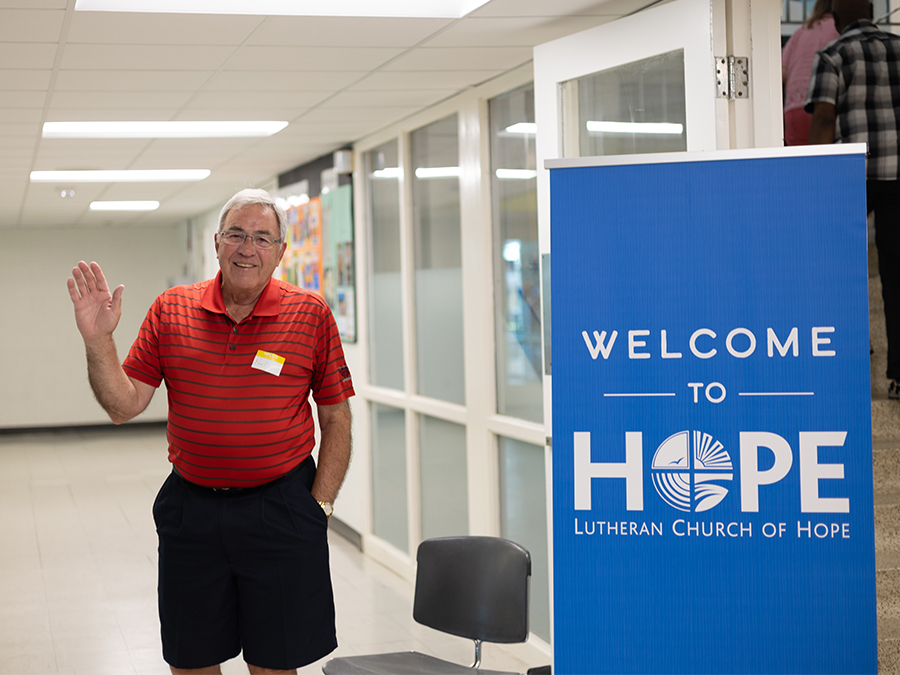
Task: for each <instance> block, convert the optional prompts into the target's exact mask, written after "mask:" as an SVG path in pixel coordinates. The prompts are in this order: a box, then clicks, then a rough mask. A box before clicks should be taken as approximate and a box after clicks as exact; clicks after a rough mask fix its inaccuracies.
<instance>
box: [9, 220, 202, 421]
mask: <svg viewBox="0 0 900 675" xmlns="http://www.w3.org/2000/svg"><path fill="white" fill-rule="evenodd" d="M186 236H187V228H186V226H185V225H178V226H173V227H165V228H152V229H144V228H141V229H138V228H92V229H39V230H38V229H35V230H27V231H26V230H6V231H4V232H3V237H4V244H5V246H4V250H5V251H6V253H7V255H6V256H5V258H6V260H5V261H4V265H3V267H2V272H0V288H2V289H3V301H2V302H3V319H2V321H0V354H2V355H3V356H2V359H3V360H2V367H0V376H2V383H3V386H2V387H0V428H11V427H45V426H60V425H81V424H97V423H106V422H109V418H108V417H107V416H106V414H105V413H104V412H103V410H102V409H101V408H100V406H99V405H98V404H97V403H96V401H94V398H93V396H92V394H91V391H90V387H89V386H88V383H87V369H86V366H85V359H84V345H83V343H82V341H81V337H80V335H79V334H78V330H77V329H76V328H75V319H74V316H73V313H72V303H71V301H70V300H69V294H68V291H67V290H66V278H67V277H69V276H70V275H71V273H72V267H74V266H75V265H76V264H77V263H78V261H79V260H85V261H88V262H90V261H92V260H96V261H97V262H98V263H100V265H101V266H102V267H103V271H104V273H105V274H106V277H107V279H108V280H109V282H110V285H111V286H113V287H115V286H116V285H118V284H125V294H124V296H123V303H122V319H121V321H120V322H119V327H118V329H117V330H116V334H115V335H116V345H117V347H118V350H119V357H120V358H124V356H125V354H126V353H127V351H128V348H129V347H130V346H131V343H132V341H133V340H134V338H135V336H136V335H137V331H138V328H140V325H141V322H142V321H143V319H144V315H145V314H146V312H147V309H148V308H149V307H150V304H151V303H152V302H153V300H154V299H155V298H156V296H157V295H158V294H159V293H161V292H162V291H164V290H166V289H167V288H168V287H169V282H170V280H176V279H180V278H181V277H182V276H183V275H184V274H185V270H186V264H187V246H186ZM165 411H166V405H165V391H164V389H161V390H160V391H159V392H157V394H156V395H155V396H154V400H153V401H152V402H151V404H150V408H149V409H148V410H147V411H146V412H145V413H144V414H143V415H142V416H141V417H140V418H139V419H141V420H145V421H150V420H162V419H165Z"/></svg>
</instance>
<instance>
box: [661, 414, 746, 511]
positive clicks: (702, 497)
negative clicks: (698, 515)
mask: <svg viewBox="0 0 900 675" xmlns="http://www.w3.org/2000/svg"><path fill="white" fill-rule="evenodd" d="M651 469H652V475H653V486H654V487H655V488H656V491H657V492H658V493H659V496H660V497H662V498H663V499H664V500H665V501H666V503H668V504H669V505H670V506H674V507H675V508H676V509H678V510H679V511H695V512H700V511H709V510H710V509H711V508H713V507H714V506H716V505H717V504H718V503H719V502H721V501H722V500H723V499H725V495H727V494H728V488H727V487H725V486H724V485H722V483H724V482H726V481H731V480H732V479H733V478H734V473H733V471H734V468H733V467H732V464H731V457H730V456H729V454H728V453H727V452H726V451H725V446H723V445H722V444H721V443H720V442H719V441H717V440H716V439H714V438H713V437H712V436H710V435H709V434H706V433H703V432H702V431H679V432H678V433H677V434H673V435H672V436H669V438H667V439H666V440H665V441H663V442H662V444H661V445H660V446H659V448H657V450H656V454H655V455H653V464H652V465H651Z"/></svg>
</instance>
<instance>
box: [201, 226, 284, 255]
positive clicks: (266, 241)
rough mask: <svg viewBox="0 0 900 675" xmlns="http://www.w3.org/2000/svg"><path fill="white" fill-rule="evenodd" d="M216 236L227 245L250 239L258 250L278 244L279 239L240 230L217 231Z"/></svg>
mask: <svg viewBox="0 0 900 675" xmlns="http://www.w3.org/2000/svg"><path fill="white" fill-rule="evenodd" d="M216 236H217V237H218V238H219V241H221V242H224V243H226V244H228V245H229V246H242V245H243V244H244V241H246V240H247V239H250V241H251V242H252V243H253V245H254V246H255V247H256V248H258V249H259V250H260V251H267V250H269V249H270V248H272V247H273V246H274V245H275V244H280V243H281V239H272V237H270V236H269V235H267V234H247V233H246V232H243V231H241V230H229V231H228V232H218V233H217V234H216Z"/></svg>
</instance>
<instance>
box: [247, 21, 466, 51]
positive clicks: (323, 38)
mask: <svg viewBox="0 0 900 675" xmlns="http://www.w3.org/2000/svg"><path fill="white" fill-rule="evenodd" d="M452 22H453V19H385V18H378V17H364V18H360V17H332V16H304V17H297V16H277V17H275V16H273V17H269V18H268V19H267V20H266V22H265V23H264V24H263V25H262V26H260V28H259V30H257V31H256V32H255V33H254V34H253V36H252V37H251V38H250V39H249V40H248V41H247V44H252V45H270V46H276V45H304V46H307V47H412V46H413V45H416V44H418V43H419V42H421V41H422V40H425V39H427V38H428V37H429V36H431V35H433V34H434V33H435V32H437V31H439V30H441V29H442V28H444V27H445V26H448V25H449V24H451V23H452Z"/></svg>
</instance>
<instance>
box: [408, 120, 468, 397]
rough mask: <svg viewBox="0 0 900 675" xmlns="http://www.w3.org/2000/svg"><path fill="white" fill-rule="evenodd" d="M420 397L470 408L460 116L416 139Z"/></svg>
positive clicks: (425, 130)
mask: <svg viewBox="0 0 900 675" xmlns="http://www.w3.org/2000/svg"><path fill="white" fill-rule="evenodd" d="M410 146H411V152H412V168H413V170H414V172H415V173H414V176H413V180H412V186H413V218H414V241H415V252H416V253H415V256H416V278H415V286H416V291H415V293H416V353H417V355H418V357H417V365H418V371H419V372H418V393H420V394H422V395H424V396H431V397H433V398H439V399H441V400H444V401H449V402H451V403H459V404H465V402H466V396H465V375H464V373H463V311H462V250H461V241H460V224H459V223H460V220H459V218H460V216H459V139H458V132H457V121H456V115H452V116H451V117H447V118H445V119H443V120H440V121H438V122H435V123H434V124H430V125H428V126H427V127H423V128H421V129H417V130H416V131H414V132H412V134H411V135H410Z"/></svg>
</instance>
